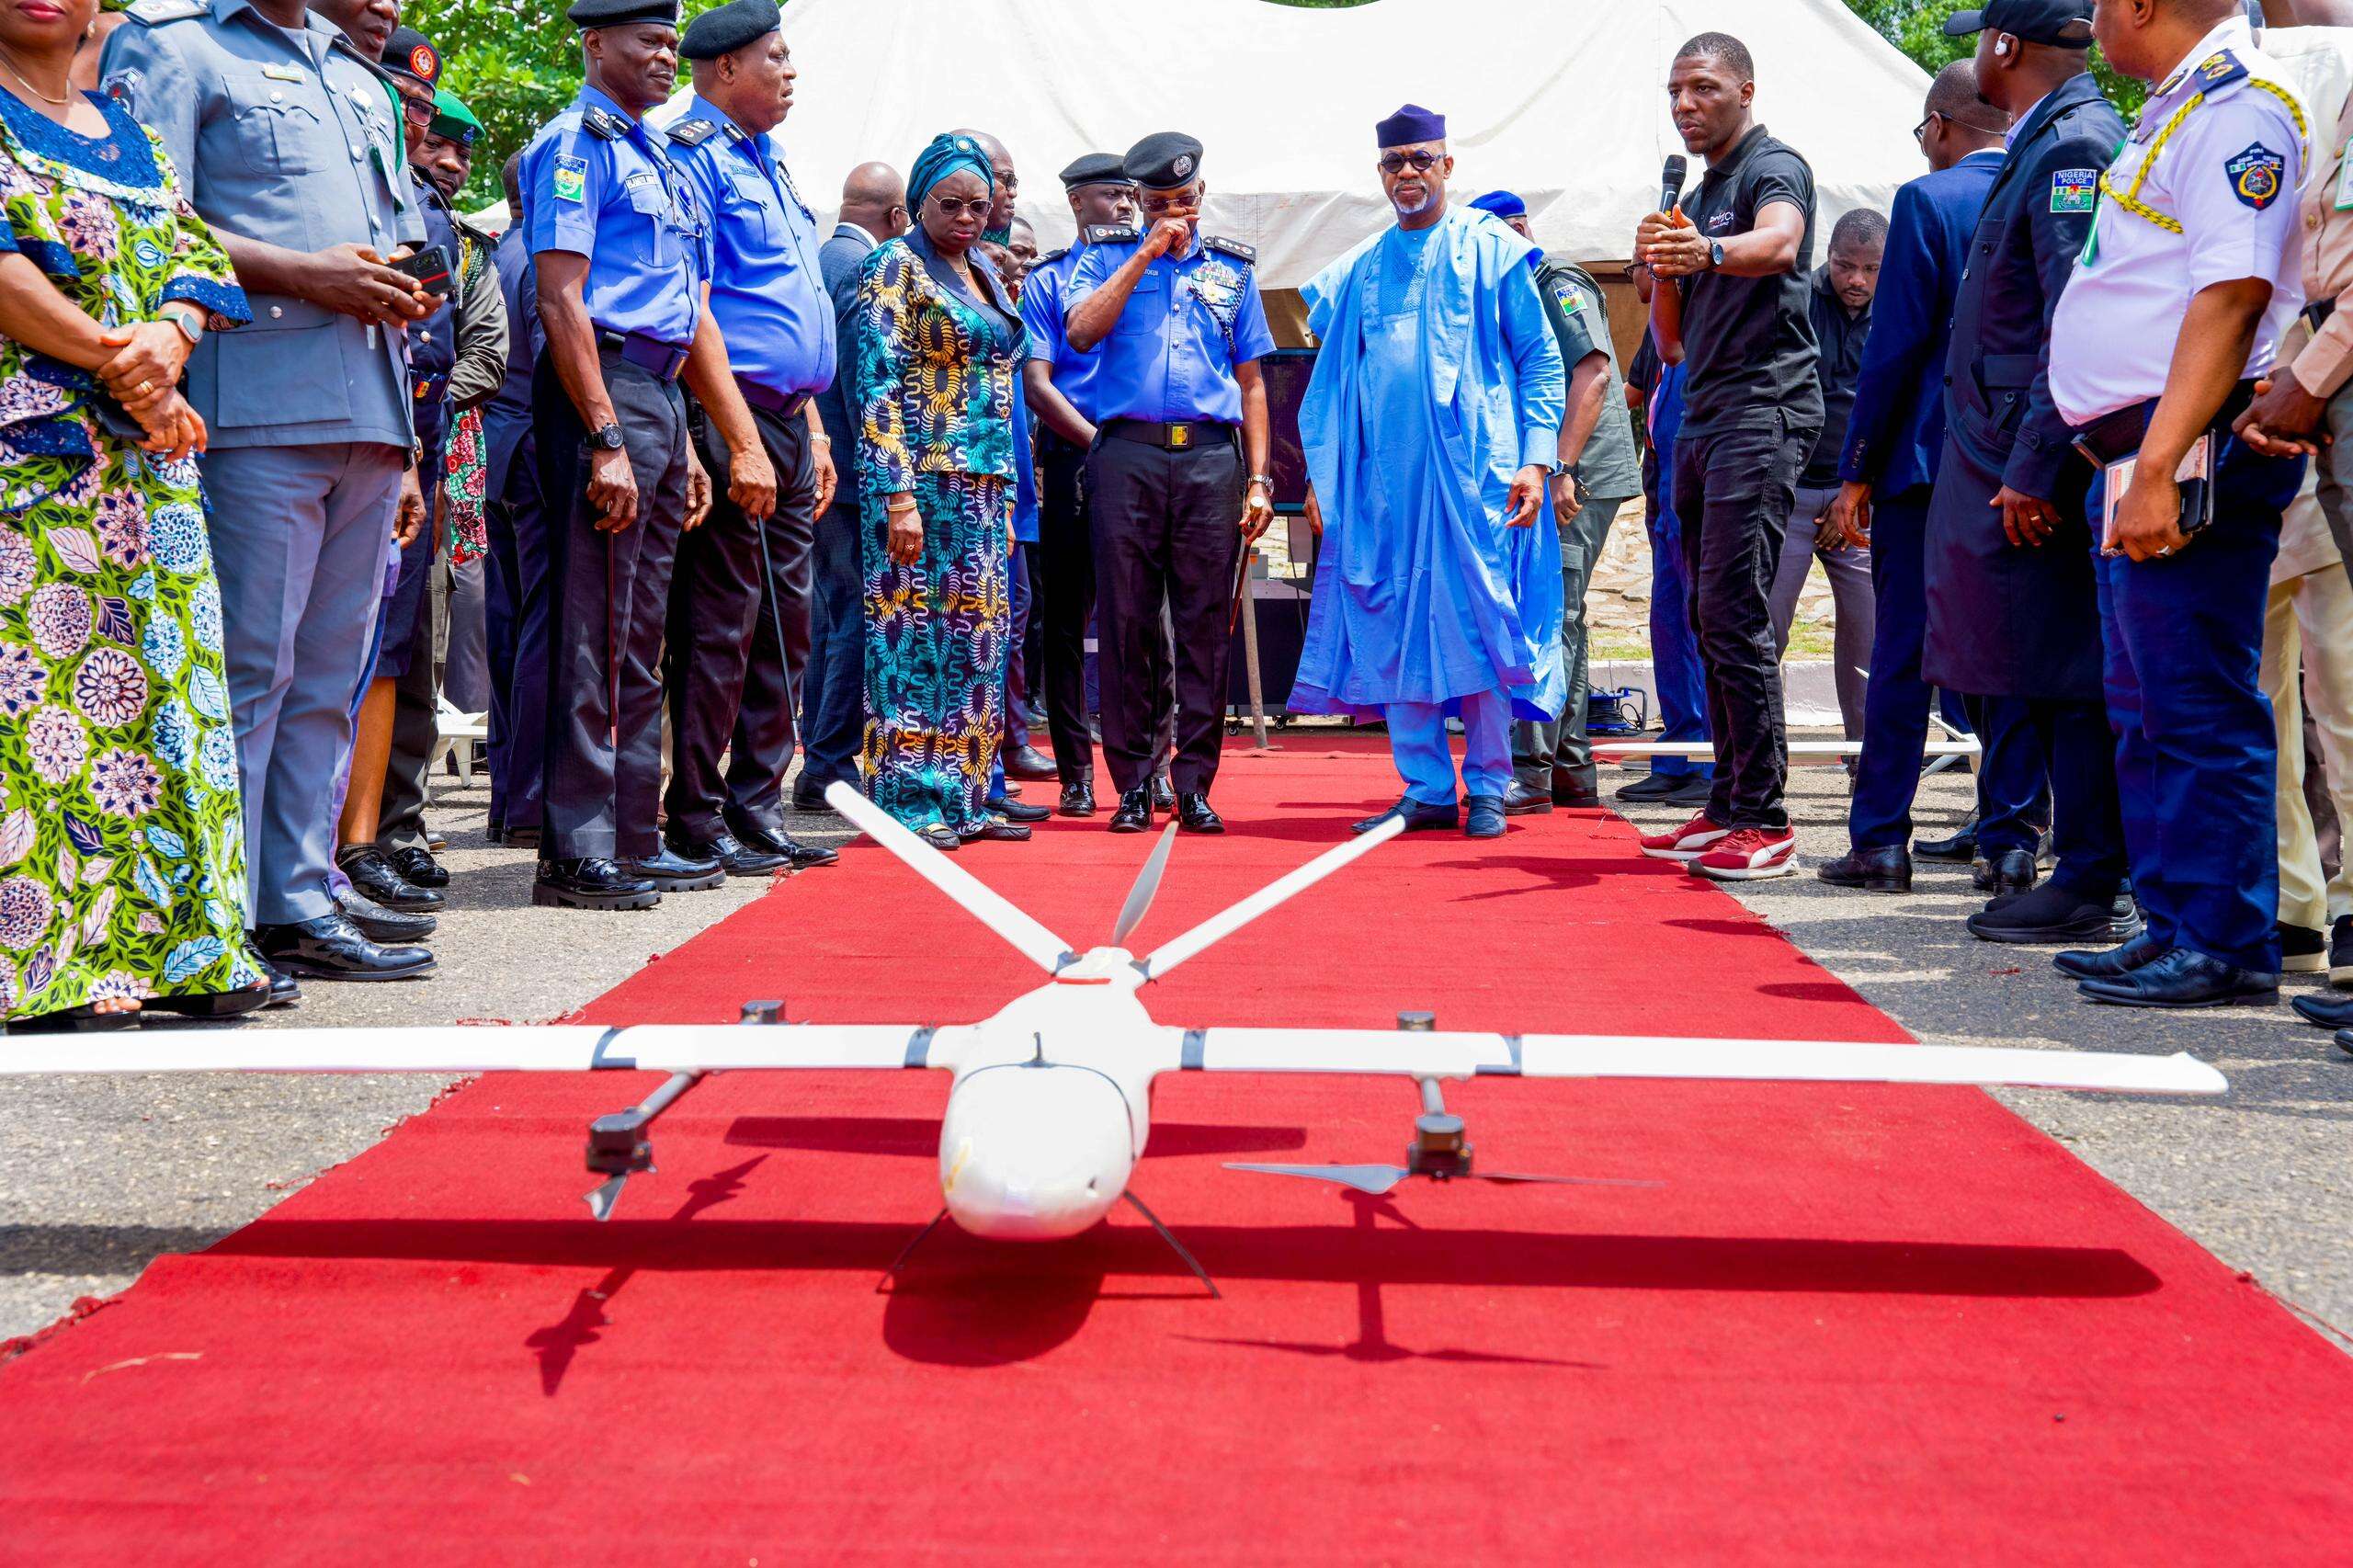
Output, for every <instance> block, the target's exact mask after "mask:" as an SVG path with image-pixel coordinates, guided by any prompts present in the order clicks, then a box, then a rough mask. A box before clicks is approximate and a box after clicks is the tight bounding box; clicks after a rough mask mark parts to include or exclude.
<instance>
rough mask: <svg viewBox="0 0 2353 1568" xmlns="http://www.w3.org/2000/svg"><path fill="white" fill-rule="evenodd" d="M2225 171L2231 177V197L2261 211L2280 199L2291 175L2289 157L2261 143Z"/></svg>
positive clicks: (2250, 147) (2257, 143) (2252, 146)
mask: <svg viewBox="0 0 2353 1568" xmlns="http://www.w3.org/2000/svg"><path fill="white" fill-rule="evenodd" d="M2222 172H2223V173H2224V174H2225V175H2227V176H2230V181H2231V194H2232V195H2234V196H2235V197H2237V198H2238V199H2240V200H2241V201H2244V202H2245V203H2246V204H2247V205H2248V206H2249V207H2252V208H2254V209H2255V210H2256V211H2257V212H2260V211H2262V210H2264V209H2265V208H2267V207H2268V206H2270V205H2271V204H2272V203H2273V202H2275V201H2277V200H2279V187H2280V185H2281V183H2282V182H2283V181H2284V180H2285V179H2286V178H2287V175H2288V159H2287V156H2286V154H2284V153H2275V152H2273V151H2272V150H2271V149H2270V148H2268V147H2267V146H2265V145H2264V144H2263V143H2262V142H2255V143H2253V144H2251V145H2250V146H2249V147H2248V148H2247V150H2246V151H2245V152H2244V153H2240V154H2239V155H2238V156H2237V157H2235V158H2233V159H2231V160H2230V161H2229V162H2228V163H2226V164H2224V165H2222Z"/></svg>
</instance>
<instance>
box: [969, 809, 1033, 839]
mask: <svg viewBox="0 0 2353 1568" xmlns="http://www.w3.org/2000/svg"><path fill="white" fill-rule="evenodd" d="M957 836H959V837H960V838H962V839H963V840H964V841H965V842H966V843H972V842H974V841H976V840H979V841H985V842H987V843H991V844H1027V843H1029V828H1028V827H1027V826H1026V825H1024V824H1021V823H1017V822H1007V821H1006V820H1005V819H1004V818H1003V817H1001V816H995V815H991V816H987V817H984V818H983V819H982V821H981V825H980V826H978V827H976V828H974V829H973V830H972V832H970V833H965V834H959V835H957Z"/></svg>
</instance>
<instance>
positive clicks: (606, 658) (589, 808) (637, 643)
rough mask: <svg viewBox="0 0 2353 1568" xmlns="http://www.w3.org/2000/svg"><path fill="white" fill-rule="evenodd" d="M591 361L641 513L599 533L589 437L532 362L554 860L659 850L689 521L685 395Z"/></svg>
mask: <svg viewBox="0 0 2353 1568" xmlns="http://www.w3.org/2000/svg"><path fill="white" fill-rule="evenodd" d="M598 359H599V360H600V362H601V364H602V368H603V369H604V374H605V389H606V392H607V393H608V395H609V396H610V397H611V399H612V403H613V414H614V417H615V418H616V419H618V420H619V421H620V426H621V430H622V433H623V434H624V435H625V436H626V437H627V438H628V442H629V448H628V450H629V462H630V469H631V472H632V473H634V474H635V476H636V478H637V517H636V520H635V521H634V522H632V523H631V524H630V526H629V527H628V528H623V529H621V530H620V532H619V533H606V532H604V531H602V530H600V529H599V528H597V518H598V516H599V514H598V512H597V508H596V507H595V506H591V505H589V502H588V473H589V467H588V449H587V431H586V429H585V427H584V426H582V424H581V422H580V415H579V412H578V411H577V410H576V409H574V407H573V406H572V399H571V397H570V396H569V395H567V394H566V393H565V392H564V390H563V382H562V381H560V380H558V379H557V377H556V373H555V358H554V356H553V355H542V356H540V362H539V364H538V365H537V367H535V368H534V369H533V372H532V377H531V418H532V423H533V426H534V427H535V429H536V431H537V434H538V437H539V459H540V494H541V495H543V496H546V497H547V498H548V599H549V606H550V619H549V631H548V697H547V752H546V760H545V763H544V765H543V772H542V780H543V782H542V787H541V811H542V813H543V831H542V834H541V836H540V858H542V859H549V860H568V859H578V858H583V857H590V856H594V857H603V858H609V857H614V856H620V857H624V858H631V859H635V858H647V857H651V856H652V855H654V853H655V852H656V851H657V850H658V849H659V848H660V835H659V830H658V829H657V828H656V826H655V814H656V812H657V810H658V808H659V806H660V803H661V799H660V798H661V793H662V681H661V676H660V674H659V671H658V669H657V667H656V666H657V664H658V662H659V660H660V659H661V656H662V638H663V631H664V625H665V619H666V616H665V611H666V609H667V608H668V604H669V597H670V573H671V568H672V566H673V564H674V563H675V562H676V556H677V550H678V532H679V528H680V525H682V524H683V523H684V522H685V520H686V516H687V406H686V399H685V396H684V395H683V394H682V393H681V392H679V391H678V387H677V384H676V382H674V381H662V380H660V379H659V378H657V377H655V376H654V373H653V372H652V371H650V370H646V369H641V368H640V367H638V366H636V365H633V364H631V363H630V362H629V361H628V360H625V359H623V358H621V357H620V355H618V354H611V353H607V354H600V355H599V356H598ZM616 691H617V692H618V695H619V699H620V700H619V706H618V707H616V706H615V704H614V702H613V694H614V693H615V692H616ZM510 825H512V821H511V819H510Z"/></svg>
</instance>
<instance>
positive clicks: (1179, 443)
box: [1168, 425, 1193, 452]
mask: <svg viewBox="0 0 2353 1568" xmlns="http://www.w3.org/2000/svg"><path fill="white" fill-rule="evenodd" d="M1192 444H1193V427H1192V426H1190V425H1171V426H1169V427H1168V449H1169V450H1170V451H1172V452H1173V451H1181V450H1182V449H1185V448H1187V447H1189V446H1191V445H1192Z"/></svg>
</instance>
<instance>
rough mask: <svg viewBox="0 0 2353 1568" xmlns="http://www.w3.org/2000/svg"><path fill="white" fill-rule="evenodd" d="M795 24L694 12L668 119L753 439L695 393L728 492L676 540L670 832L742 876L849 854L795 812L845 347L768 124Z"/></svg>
mask: <svg viewBox="0 0 2353 1568" xmlns="http://www.w3.org/2000/svg"><path fill="white" fill-rule="evenodd" d="M781 28H782V20H781V17H780V16H779V12H778V10H777V6H776V0H730V3H729V4H727V5H723V6H718V7H717V8H715V9H713V10H710V11H706V12H704V13H703V14H702V15H701V16H699V17H696V18H695V19H694V21H693V23H692V24H691V25H690V26H688V28H687V31H686V36H685V37H684V38H683V39H682V40H680V41H679V45H678V52H679V53H680V54H681V55H682V56H684V57H685V58H686V59H688V60H689V61H691V62H693V66H694V85H695V92H694V97H693V98H692V99H691V100H690V101H689V103H688V107H687V109H686V112H685V113H684V114H683V115H681V116H680V117H679V118H678V119H675V120H672V121H670V123H669V125H668V128H667V129H668V135H669V138H670V156H671V161H672V162H674V163H676V165H677V166H678V169H679V171H680V172H681V173H683V174H684V175H685V176H687V179H688V183H689V184H690V185H691V186H692V187H694V194H695V199H696V200H697V202H698V204H699V206H700V207H701V209H702V210H703V211H704V212H706V213H707V214H709V216H710V225H711V279H710V314H711V320H712V323H713V324H714V325H716V326H717V328H718V330H719V333H720V335H721V336H722V338H724V339H725V341H726V345H727V357H728V362H729V365H730V366H731V368H732V369H733V371H734V376H735V387H736V391H737V392H739V393H741V394H742V396H743V399H744V402H745V404H746V405H747V407H748V408H749V410H750V413H751V419H752V425H753V428H754V432H755V437H756V438H755V440H754V442H753V443H752V445H751V446H750V447H749V448H748V449H745V450H742V451H735V450H731V449H729V448H728V447H727V446H726V445H725V443H723V442H722V441H721V440H720V439H719V431H718V428H717V421H715V420H713V419H712V418H710V415H709V413H708V411H707V410H705V409H703V408H702V407H701V405H700V404H699V403H694V404H691V405H690V406H689V407H688V424H689V426H691V427H692V429H693V430H694V433H695V439H696V446H697V449H698V450H699V452H700V453H701V455H702V460H703V464H704V466H705V467H706V468H707V469H709V470H710V474H711V477H712V482H713V490H714V492H715V494H713V496H712V500H711V512H710V519H709V520H708V521H707V522H705V523H704V524H703V525H702V526H701V527H700V528H696V529H694V530H693V531H691V532H689V533H688V534H687V536H686V537H685V538H684V539H683V540H681V541H680V542H679V546H678V564H677V572H676V577H675V578H674V580H673V581H672V583H671V586H670V630H669V642H668V649H667V652H666V653H665V660H666V664H667V671H666V676H667V684H668V687H669V701H670V731H671V735H672V737H673V744H672V762H671V773H670V789H669V793H668V796H667V798H666V800H665V806H666V815H667V819H668V820H667V822H666V824H665V828H664V832H665V835H667V837H668V839H669V844H670V847H671V848H672V850H673V851H675V852H676V854H677V855H679V856H681V857H683V858H687V859H689V860H695V861H702V860H716V861H718V862H719V864H720V866H721V868H722V869H723V870H725V871H726V872H727V874H729V875H730V876H764V875H767V873H769V872H772V871H776V870H779V869H783V868H785V867H788V866H821V865H824V864H827V863H828V862H830V861H832V860H834V859H835V858H837V857H836V856H835V852H834V851H833V850H831V849H825V848H822V847H819V846H815V845H807V844H802V843H801V842H800V841H799V840H798V839H796V838H794V837H793V836H792V835H790V833H788V832H786V831H785V828H784V824H783V820H782V808H783V803H784V802H783V788H784V775H785V770H786V769H787V768H788V767H790V766H791V763H792V751H793V739H794V730H795V725H794V714H795V711H796V710H797V709H798V707H799V703H798V701H797V697H798V693H799V691H800V687H801V674H802V672H803V670H804V669H805V668H806V667H807V665H808V658H809V608H810V594H811V568H812V564H813V551H814V550H815V546H816V519H817V516H818V514H819V513H821V512H822V511H823V510H824V508H825V506H827V505H828V504H829V503H830V502H831V500H832V492H833V489H834V464H833V459H832V456H831V455H830V454H831V447H832V443H831V442H830V440H829V439H828V438H827V437H826V436H825V434H824V431H822V430H820V429H818V428H817V427H816V425H815V419H816V415H815V413H814V411H813V408H812V406H811V402H810V400H811V397H812V395H813V393H815V392H820V391H822V390H823V389H824V387H825V386H827V385H828V384H829V383H830V382H831V381H833V379H834V376H835V365H836V363H837V358H838V357H837V354H836V351H835V341H834V307H833V301H831V300H830V299H829V298H828V297H827V295H826V292H825V285H824V277H823V276H822V274H821V272H820V270H819V267H818V263H817V251H818V239H817V220H816V217H815V215H814V214H813V213H812V212H811V211H810V210H809V207H808V204H807V203H806V202H804V201H802V200H801V192H800V190H799V189H798V188H797V187H794V185H793V183H792V176H791V175H790V173H789V172H787V170H786V169H785V166H784V164H783V161H782V160H781V159H780V158H779V157H778V155H777V153H776V148H775V143H774V142H772V141H771V140H770V137H769V134H768V133H769V132H770V131H773V130H775V129H776V127H777V126H778V125H779V124H780V123H782V121H783V119H784V116H785V111H786V109H787V108H788V107H789V106H790V103H791V95H792V82H793V79H794V77H795V75H796V74H797V73H795V72H794V70H793V68H792V57H791V54H790V51H787V50H786V48H785V44H784V34H783V32H782V30H781ZM739 493H740V494H744V495H745V499H744V500H740V501H739V500H738V499H737V494H739ZM722 750H723V751H725V752H726V754H727V756H728V766H727V771H726V776H725V778H723V779H722V777H721V774H720V765H719V759H720V754H721V752H722Z"/></svg>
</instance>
